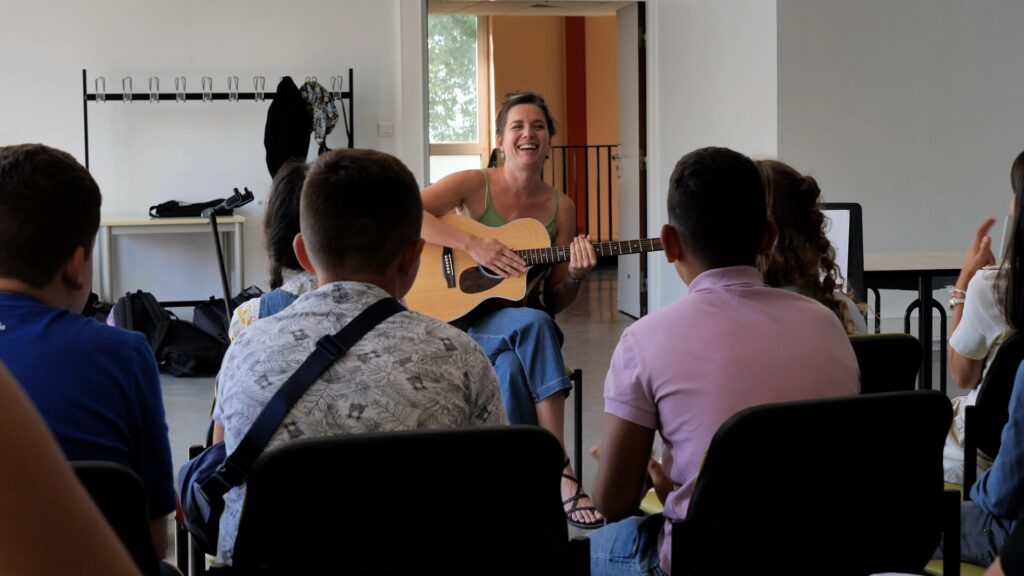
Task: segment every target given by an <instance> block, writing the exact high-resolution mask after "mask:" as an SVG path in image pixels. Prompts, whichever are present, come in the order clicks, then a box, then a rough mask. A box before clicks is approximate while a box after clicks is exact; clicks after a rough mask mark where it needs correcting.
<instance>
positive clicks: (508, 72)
mask: <svg viewBox="0 0 1024 576" xmlns="http://www.w3.org/2000/svg"><path fill="white" fill-rule="evenodd" d="M491 60H492V68H491V70H492V73H493V74H494V91H493V92H494V106H495V110H497V108H498V107H499V106H501V101H502V98H503V97H504V96H505V94H507V93H509V92H513V91H516V90H530V91H532V92H537V93H538V94H540V95H541V96H543V97H544V100H546V101H547V103H548V107H549V108H550V109H551V114H552V115H554V117H555V123H556V125H557V127H558V130H557V132H558V133H557V134H556V135H555V137H554V138H553V139H552V141H551V143H552V144H553V145H556V146H557V145H560V144H562V143H563V142H564V139H563V137H564V130H563V129H564V127H565V126H564V122H565V29H564V23H563V18H562V17H561V16H492V17H491ZM492 120H493V115H492ZM492 132H493V130H492Z"/></svg>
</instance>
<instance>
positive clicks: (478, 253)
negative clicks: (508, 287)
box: [467, 236, 526, 278]
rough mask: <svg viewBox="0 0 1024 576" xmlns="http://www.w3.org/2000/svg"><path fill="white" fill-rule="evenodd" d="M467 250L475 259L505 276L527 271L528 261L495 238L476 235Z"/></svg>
mask: <svg viewBox="0 0 1024 576" xmlns="http://www.w3.org/2000/svg"><path fill="white" fill-rule="evenodd" d="M467 251H468V252H469V255H470V256H472V257H473V259H474V260H476V261H477V262H478V263H480V264H483V265H484V266H485V267H486V268H488V269H490V270H491V271H493V272H495V273H497V274H499V275H501V276H502V277H503V278H508V277H510V276H511V277H519V276H522V275H523V274H525V273H526V261H525V260H523V259H522V258H520V257H519V255H518V254H516V253H515V251H514V250H512V249H511V248H509V247H508V246H505V245H504V244H502V243H501V242H500V241H498V240H497V239H495V238H481V237H479V236H477V237H474V240H473V242H471V243H470V244H469V246H468V250H467Z"/></svg>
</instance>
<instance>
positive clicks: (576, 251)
mask: <svg viewBox="0 0 1024 576" xmlns="http://www.w3.org/2000/svg"><path fill="white" fill-rule="evenodd" d="M495 126H496V136H497V145H498V157H499V163H498V164H499V165H498V167H496V168H487V169H484V170H466V171H462V172H456V173H454V174H451V175H449V176H447V177H445V178H443V179H441V181H439V182H438V183H436V184H434V185H432V186H429V187H427V188H425V189H424V190H423V208H424V213H423V238H424V239H425V240H426V241H427V242H430V243H433V244H437V245H440V246H447V247H451V248H455V249H457V250H462V251H464V252H468V253H469V254H470V255H471V256H472V257H473V259H474V260H476V261H477V262H478V263H480V264H482V265H483V266H485V267H486V268H489V269H490V270H491V271H493V272H494V273H496V274H497V275H499V276H501V277H510V276H511V277H518V276H522V275H523V274H526V273H527V268H526V263H525V262H524V261H523V259H522V258H520V257H519V255H517V254H516V253H515V251H514V250H512V249H511V248H510V247H509V246H507V245H505V244H504V243H502V242H501V240H499V239H498V238H495V237H490V236H488V237H484V236H479V235H476V234H473V233H472V232H470V231H469V229H468V228H467V227H456V226H452V225H449V224H447V223H446V222H443V221H441V220H440V219H439V218H440V217H441V216H444V215H446V214H448V213H449V212H451V211H453V210H455V211H457V212H458V213H459V214H460V215H462V216H465V217H468V218H471V219H473V220H476V221H477V222H480V223H481V224H484V225H486V226H492V227H499V226H504V225H506V224H507V223H509V222H511V221H513V220H518V219H522V218H532V219H534V220H537V221H539V222H541V223H543V224H544V227H545V228H546V230H547V234H548V236H549V240H553V241H554V242H555V243H556V244H557V245H559V246H564V245H570V251H571V254H570V259H569V262H568V263H562V264H557V265H554V266H552V267H551V268H550V269H548V270H545V271H543V272H542V273H541V275H539V276H538V281H537V282H536V284H535V287H534V288H533V289H532V290H530V292H529V293H528V295H527V297H526V300H525V302H523V303H522V304H524V305H522V306H520V307H513V308H503V309H499V310H495V311H490V312H489V313H486V314H479V315H476V316H475V317H474V318H473V321H472V323H471V324H470V325H469V327H468V329H467V332H468V333H469V335H470V336H471V337H472V338H473V339H474V340H475V341H476V342H477V344H479V345H480V346H481V348H483V350H484V352H486V353H487V355H488V357H489V358H490V360H491V362H492V363H493V364H494V368H495V372H497V375H498V381H499V383H500V385H501V388H502V390H501V392H502V398H503V399H504V402H505V409H506V411H507V412H508V418H509V421H510V422H512V423H513V424H534V425H540V426H542V427H544V428H545V429H547V430H549V431H551V432H552V433H553V434H554V435H555V436H556V437H558V439H559V440H560V441H562V443H563V445H564V439H563V434H562V428H563V420H564V407H565V397H566V395H568V392H569V389H570V388H571V386H572V385H571V383H570V381H569V378H568V377H567V375H566V370H565V364H564V363H563V362H562V355H561V345H562V333H561V331H560V330H559V329H558V326H557V325H555V322H554V318H553V316H554V314H557V313H558V312H560V311H562V310H564V309H565V308H566V307H567V306H568V305H569V304H571V303H572V302H573V301H575V300H576V298H577V296H579V290H580V286H581V285H582V283H583V280H584V279H586V277H587V273H588V272H590V270H591V269H593V268H594V266H595V265H596V264H597V255H596V253H595V251H594V247H593V246H592V245H591V244H590V239H589V238H588V237H587V236H583V235H577V234H576V217H575V214H576V207H575V206H574V204H573V202H572V200H571V199H569V197H568V196H566V195H564V194H560V193H558V191H556V190H555V189H554V188H552V187H551V186H550V185H548V184H547V183H545V182H544V180H543V179H542V178H541V174H542V170H543V167H544V161H545V160H546V159H547V156H548V154H549V153H550V151H551V137H552V136H553V135H554V133H555V121H554V118H552V117H551V112H550V111H549V110H548V106H547V104H546V103H545V102H544V98H542V97H541V96H540V95H538V94H534V93H532V92H514V93H512V94H509V95H507V96H506V97H505V101H504V102H503V103H502V105H501V109H500V110H499V111H498V114H497V118H496V121H495ZM421 265H422V266H431V265H432V263H423V264H421ZM531 276H532V275H531ZM562 497H563V499H564V504H565V505H566V506H567V509H566V517H567V519H568V520H569V522H570V523H572V524H574V525H577V526H581V527H584V528H591V527H595V526H599V525H601V524H602V523H603V519H602V518H601V517H600V515H599V514H598V513H597V512H596V511H595V510H594V509H593V506H591V505H590V497H589V496H587V495H586V494H584V493H583V488H582V486H580V483H579V482H578V481H577V480H576V478H575V476H574V474H573V470H572V467H571V466H570V465H569V460H568V458H566V465H565V470H564V471H563V480H562Z"/></svg>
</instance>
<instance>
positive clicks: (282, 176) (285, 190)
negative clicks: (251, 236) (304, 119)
mask: <svg viewBox="0 0 1024 576" xmlns="http://www.w3.org/2000/svg"><path fill="white" fill-rule="evenodd" d="M307 168H308V166H307V165H306V164H305V163H303V162H286V163H285V164H284V166H281V168H280V169H279V170H278V171H277V174H276V175H275V176H274V181H273V182H272V183H271V184H270V196H269V197H268V198H267V209H266V213H265V214H264V215H263V238H264V241H265V242H266V247H267V255H268V256H269V257H270V288H271V291H270V292H269V293H267V294H264V295H263V296H260V297H259V298H254V299H252V300H249V301H247V302H244V303H243V304H241V305H240V306H239V307H238V308H235V313H234V314H233V315H232V317H231V326H230V327H229V328H228V338H230V339H231V340H232V341H234V340H235V339H236V338H238V335H239V334H241V333H242V331H243V330H245V329H246V328H248V327H249V325H250V324H252V323H253V322H255V321H256V320H258V319H260V318H266V317H267V316H272V315H274V314H277V313H278V312H280V311H281V310H283V309H284V308H285V307H286V306H288V305H289V304H291V303H292V302H294V301H295V299H296V298H298V297H299V296H302V295H303V294H305V293H306V292H311V291H313V290H316V276H315V275H313V274H312V273H311V272H306V271H305V270H303V269H302V265H301V264H299V261H298V260H297V259H296V258H295V251H294V250H293V249H292V241H293V240H295V235H296V234H298V233H299V198H300V197H301V194H302V185H303V183H304V182H305V181H306V169H307Z"/></svg>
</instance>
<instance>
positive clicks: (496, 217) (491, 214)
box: [476, 170, 560, 240]
mask: <svg viewBox="0 0 1024 576" xmlns="http://www.w3.org/2000/svg"><path fill="white" fill-rule="evenodd" d="M481 172H483V173H484V183H485V186H484V211H483V213H482V214H480V217H479V218H477V219H476V221H477V222H479V223H481V224H483V225H484V226H490V227H492V228H497V227H499V226H504V225H505V224H508V221H507V220H505V219H504V218H503V217H502V216H501V214H498V211H497V210H495V209H494V204H492V203H491V180H490V179H489V178H488V177H487V171H485V170H481ZM555 194H556V195H557V194H558V192H557V191H555ZM559 204H560V202H558V198H556V199H555V213H554V214H553V215H552V216H551V220H548V223H547V224H545V225H544V228H546V229H547V231H548V236H550V237H551V239H552V240H554V239H555V230H556V229H557V220H558V205H559Z"/></svg>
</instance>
